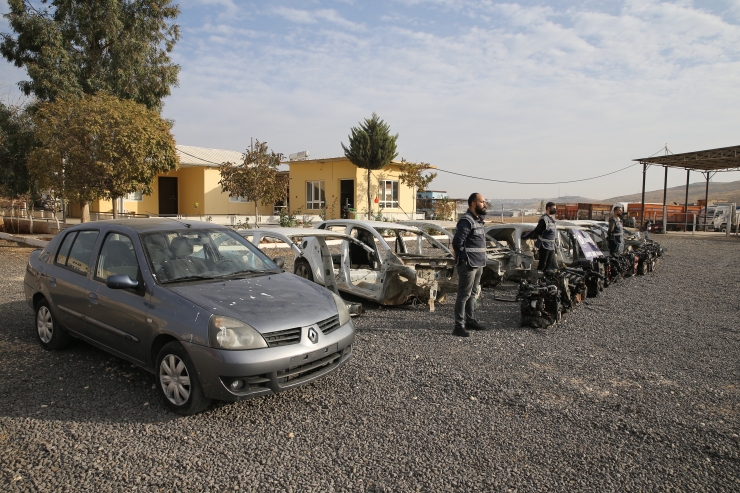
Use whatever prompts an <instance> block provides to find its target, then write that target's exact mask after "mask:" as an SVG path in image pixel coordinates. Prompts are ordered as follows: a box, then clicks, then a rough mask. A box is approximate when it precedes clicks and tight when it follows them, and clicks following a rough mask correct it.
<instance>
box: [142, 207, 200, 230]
mask: <svg viewBox="0 0 740 493" xmlns="http://www.w3.org/2000/svg"><path fill="white" fill-rule="evenodd" d="M144 212H146V213H147V214H151V215H152V216H157V217H163V218H165V219H169V220H170V221H175V222H176V223H180V224H182V225H184V226H185V227H186V228H191V227H192V226H191V225H190V224H188V223H186V222H185V221H180V220H179V219H175V218H174V217H168V216H160V215H159V214H155V213H154V212H149V211H144Z"/></svg>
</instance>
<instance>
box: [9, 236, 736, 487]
mask: <svg viewBox="0 0 740 493" xmlns="http://www.w3.org/2000/svg"><path fill="white" fill-rule="evenodd" d="M661 241H662V243H663V244H664V246H667V247H668V248H669V252H668V254H667V255H666V257H665V258H664V260H663V261H662V263H661V264H660V266H659V268H658V271H657V272H655V273H653V274H650V275H648V276H644V277H637V278H633V279H626V280H623V281H621V282H620V283H618V284H616V285H614V286H612V287H610V288H608V289H607V290H606V291H605V293H604V295H603V296H601V297H599V298H595V299H592V300H589V301H587V302H586V303H585V304H583V305H581V306H580V307H579V308H578V309H576V310H575V311H573V312H570V313H568V314H567V316H566V319H565V320H564V322H562V323H560V324H558V325H556V326H555V327H554V328H550V329H546V330H532V329H523V328H520V326H519V314H518V305H516V304H513V303H504V302H495V301H493V300H492V296H491V293H490V292H488V293H487V295H486V296H487V298H486V299H485V300H484V304H483V307H482V312H481V314H480V317H479V318H480V319H481V320H482V321H483V322H485V323H486V324H488V325H490V326H491V327H492V328H493V330H490V331H487V332H474V333H473V336H472V337H470V338H469V339H460V338H454V337H452V336H451V335H450V332H451V330H452V313H451V312H452V302H453V301H454V297H452V299H450V300H449V301H448V302H447V303H446V304H444V305H438V311H437V312H436V313H431V314H430V313H428V312H427V311H425V310H424V309H423V308H421V307H402V308H392V309H389V308H380V307H377V306H371V307H368V308H369V310H368V312H367V313H366V314H365V315H363V316H362V317H360V318H358V319H356V322H357V326H358V338H357V343H356V345H355V355H354V358H353V359H352V360H351V361H350V363H349V364H348V365H346V366H345V367H344V368H342V369H340V370H339V371H338V372H336V373H335V374H333V375H331V376H329V377H328V378H325V379H323V380H321V381H319V382H317V383H315V384H312V385H308V386H305V387H302V388H300V389H296V390H293V391H290V392H285V393H282V394H280V395H275V396H271V397H267V398H260V399H256V400H251V401H244V402H240V403H235V404H216V405H214V406H213V407H212V408H211V409H210V410H209V411H207V412H206V413H204V414H201V415H198V416H193V417H187V418H181V417H177V416H175V415H173V414H170V413H168V412H167V411H166V410H165V408H164V406H163V405H162V404H161V403H160V401H159V398H158V396H157V394H156V393H155V390H154V389H153V388H152V387H153V383H154V378H153V376H152V375H151V374H149V373H147V372H145V371H143V370H140V369H138V368H135V367H132V366H131V365H130V364H128V363H126V362H124V361H123V360H120V359H117V358H115V357H112V356H109V355H107V354H106V353H104V352H102V351H100V350H98V349H95V348H93V347H91V346H89V345H87V344H84V343H82V342H79V341H78V342H75V343H73V344H72V345H71V346H70V347H69V348H67V349H66V350H64V351H60V352H46V351H44V350H42V349H41V348H40V347H39V344H38V343H37V341H36V336H35V332H34V329H33V316H32V314H31V311H30V309H29V308H28V307H27V306H26V305H25V303H24V301H23V293H22V289H21V288H22V284H21V283H22V276H23V271H24V263H25V260H26V258H27V256H28V253H29V252H30V250H28V249H23V248H18V247H15V246H11V245H10V244H8V243H0V260H1V261H2V264H3V266H4V268H5V275H4V276H3V279H2V280H1V281H0V313H1V314H2V316H0V361H2V365H1V366H0V491H4V492H5V491H8V492H16V491H17V492H31V491H60V492H62V491H95V492H106V491H147V492H149V491H227V490H228V491H236V490H239V491H301V492H304V491H372V492H380V491H389V492H390V491H394V492H395V491H429V492H431V491H435V492H436V491H471V490H483V491H507V490H509V491H575V490H579V491H686V492H698V491H738V490H740V438H739V437H738V433H740V426H739V425H740V414H739V413H740V394H739V392H740V391H739V388H738V386H740V363H739V361H740V359H739V356H740V345H739V344H738V343H739V342H740V329H739V328H738V323H737V321H738V316H739V315H740V311H739V309H738V307H740V292H738V279H739V278H740V264H739V263H738V261H737V259H738V242H737V241H736V240H734V239H732V240H731V241H726V240H723V239H721V238H716V239H706V238H704V239H699V238H690V237H689V238H676V237H673V238H671V237H669V238H661ZM503 289H504V290H505V291H506V290H508V291H509V292H508V293H503V294H513V292H514V291H513V289H514V286H512V285H509V286H504V287H503Z"/></svg>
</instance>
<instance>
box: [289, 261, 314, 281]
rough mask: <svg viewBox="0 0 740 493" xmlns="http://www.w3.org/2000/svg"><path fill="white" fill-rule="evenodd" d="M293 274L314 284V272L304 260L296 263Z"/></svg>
mask: <svg viewBox="0 0 740 493" xmlns="http://www.w3.org/2000/svg"><path fill="white" fill-rule="evenodd" d="M293 274H295V275H297V276H298V277H302V278H304V279H307V280H309V281H311V282H313V272H312V271H311V264H309V263H308V260H306V259H304V258H299V259H297V260H296V261H295V267H294V268H293Z"/></svg>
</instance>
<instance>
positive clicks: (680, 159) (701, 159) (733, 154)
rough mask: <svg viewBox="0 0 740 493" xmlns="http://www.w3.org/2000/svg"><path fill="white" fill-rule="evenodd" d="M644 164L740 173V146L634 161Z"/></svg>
mask: <svg viewBox="0 0 740 493" xmlns="http://www.w3.org/2000/svg"><path fill="white" fill-rule="evenodd" d="M633 161H638V162H640V163H642V164H647V165H651V164H654V165H657V166H667V167H669V168H683V169H687V170H694V171H730V170H738V171H740V145H738V146H732V147H720V148H719V149H709V150H706V151H696V152H684V153H682V154H668V155H666V156H654V157H645V158H640V159H633Z"/></svg>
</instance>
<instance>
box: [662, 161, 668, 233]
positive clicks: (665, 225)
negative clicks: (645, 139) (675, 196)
mask: <svg viewBox="0 0 740 493" xmlns="http://www.w3.org/2000/svg"><path fill="white" fill-rule="evenodd" d="M663 169H665V177H664V178H663V234H666V232H667V231H668V215H667V214H666V212H667V207H666V200H667V198H668V166H663Z"/></svg>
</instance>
